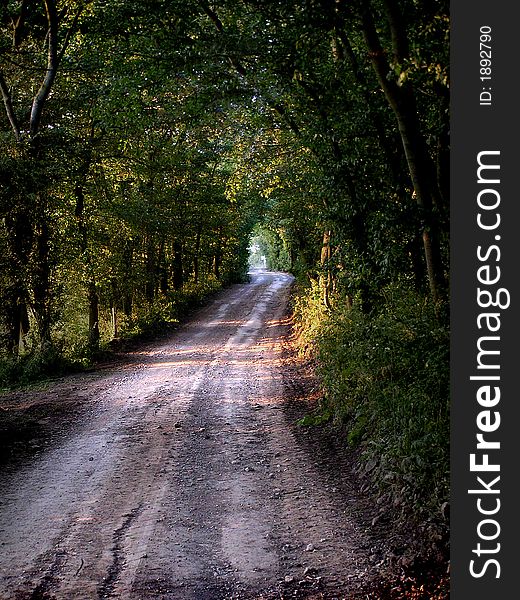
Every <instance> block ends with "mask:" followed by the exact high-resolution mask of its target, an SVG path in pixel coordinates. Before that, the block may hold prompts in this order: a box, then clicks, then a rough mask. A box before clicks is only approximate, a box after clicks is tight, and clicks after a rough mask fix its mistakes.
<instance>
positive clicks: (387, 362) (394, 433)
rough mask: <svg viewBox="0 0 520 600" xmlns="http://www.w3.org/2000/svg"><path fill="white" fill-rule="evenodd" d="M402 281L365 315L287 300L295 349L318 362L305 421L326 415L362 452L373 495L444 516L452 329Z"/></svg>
mask: <svg viewBox="0 0 520 600" xmlns="http://www.w3.org/2000/svg"><path fill="white" fill-rule="evenodd" d="M435 308H436V307H434V306H433V305H432V303H431V302H429V301H428V300H427V299H426V298H423V297H419V296H418V295H417V293H416V292H415V291H413V290H411V289H410V288H408V287H407V286H406V285H404V284H401V285H393V286H391V287H388V288H386V289H385V290H383V293H382V300H381V302H380V304H379V306H378V307H377V308H376V309H375V310H374V311H373V312H371V313H370V314H364V313H363V312H362V311H361V310H360V309H359V307H358V306H357V305H356V303H355V302H354V305H353V306H352V307H350V306H349V305H348V303H347V302H342V300H341V299H340V298H337V299H336V302H335V306H334V308H333V309H332V310H326V309H325V307H324V306H323V305H322V303H321V300H320V296H319V290H318V289H316V286H314V287H310V288H309V287H307V288H301V287H300V288H299V290H298V291H297V293H296V297H295V300H294V314H295V323H296V330H297V333H298V334H299V343H300V346H301V348H302V349H303V350H304V351H305V352H307V353H309V352H310V353H312V354H313V355H314V356H315V358H316V360H317V365H318V366H317V374H318V376H319V378H320V380H321V383H322V385H323V391H324V397H323V399H322V402H321V406H320V408H319V409H318V411H317V412H316V413H315V414H313V415H310V416H309V417H307V418H305V419H303V420H302V422H301V424H302V425H312V424H319V423H321V422H324V421H327V420H331V421H333V422H334V423H335V424H337V425H338V426H340V427H341V430H342V431H344V432H346V433H345V443H346V444H348V445H350V446H351V447H358V448H360V450H361V457H362V461H363V464H362V465H361V467H360V470H361V472H363V473H364V474H365V475H367V476H369V478H370V480H371V481H372V482H373V485H374V486H375V488H376V489H377V491H378V494H379V495H380V496H384V497H385V498H386V500H387V501H388V503H390V504H391V505H393V506H394V507H401V508H402V510H403V511H404V512H406V511H412V512H413V513H414V514H416V515H417V516H418V517H420V518H422V519H427V520H428V519H430V520H440V521H441V522H442V521H443V520H445V515H444V513H445V509H446V506H447V502H448V498H449V331H448V328H447V326H446V325H445V323H444V322H443V321H442V320H440V319H439V317H438V314H439V308H438V307H437V311H436V310H435Z"/></svg>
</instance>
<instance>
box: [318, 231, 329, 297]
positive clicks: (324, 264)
mask: <svg viewBox="0 0 520 600" xmlns="http://www.w3.org/2000/svg"><path fill="white" fill-rule="evenodd" d="M331 233H332V232H331V231H330V230H325V231H324V232H323V243H322V246H321V257H320V263H321V275H320V287H321V290H322V298H323V304H324V305H325V306H326V308H330V288H331V284H332V273H331V271H330V264H329V263H330V258H331V251H330V237H331Z"/></svg>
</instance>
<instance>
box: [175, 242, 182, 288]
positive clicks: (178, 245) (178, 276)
mask: <svg viewBox="0 0 520 600" xmlns="http://www.w3.org/2000/svg"><path fill="white" fill-rule="evenodd" d="M182 258H183V257H182V242H181V241H180V240H175V241H174V242H173V265H172V267H173V289H174V290H180V289H181V288H182V286H183V285H184V272H183V269H184V265H183V260H182Z"/></svg>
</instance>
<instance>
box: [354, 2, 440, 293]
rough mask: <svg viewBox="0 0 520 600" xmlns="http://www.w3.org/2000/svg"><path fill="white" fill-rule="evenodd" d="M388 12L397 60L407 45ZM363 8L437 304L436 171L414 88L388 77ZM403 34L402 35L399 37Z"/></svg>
mask: <svg viewBox="0 0 520 600" xmlns="http://www.w3.org/2000/svg"><path fill="white" fill-rule="evenodd" d="M387 4H390V5H391V6H392V11H389V21H390V25H391V29H392V38H393V40H394V51H395V53H398V57H399V58H402V56H401V54H402V53H403V52H405V44H404V43H403V41H402V31H396V27H395V22H396V15H395V12H394V11H393V9H394V8H395V6H394V4H393V3H392V2H390V3H387ZM361 6H362V21H363V34H364V37H365V42H366V44H367V48H368V50H369V55H370V59H371V61H372V66H373V68H374V71H375V73H376V75H377V78H378V81H379V84H380V86H381V89H382V90H383V91H384V94H385V97H386V99H387V101H388V103H389V105H390V107H391V109H392V110H393V112H394V114H395V117H396V120H397V125H398V129H399V134H400V136H401V141H402V144H403V149H404V154H405V157H406V161H407V164H408V171H409V174H410V179H411V181H412V185H413V188H414V194H415V199H416V201H417V204H418V207H419V211H420V217H421V221H422V239H423V251H424V256H425V260H426V268H427V273H428V281H429V284H430V291H431V295H432V298H433V300H434V301H437V300H438V299H439V298H440V297H441V290H442V288H443V287H444V281H443V272H442V265H441V261H440V250H439V243H438V239H437V235H436V234H437V227H436V223H435V221H434V216H433V207H434V205H435V204H437V203H438V195H439V194H438V190H437V189H436V181H435V169H434V165H433V164H432V161H431V159H430V158H429V156H428V151H427V147H426V142H425V140H424V138H423V135H422V133H421V129H420V124H419V118H418V115H417V106H416V102H415V96H414V92H413V90H412V88H411V87H410V85H409V84H408V83H404V84H403V85H400V86H399V85H397V82H396V81H395V80H393V79H392V78H389V77H388V73H389V72H391V68H390V65H389V63H388V60H387V57H386V53H385V51H384V50H383V48H382V46H381V42H380V40H379V35H378V33H377V30H376V27H375V23H374V20H373V17H372V13H371V11H370V7H369V6H367V5H366V4H361ZM400 33H401V35H399V34H400Z"/></svg>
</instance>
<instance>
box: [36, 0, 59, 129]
mask: <svg viewBox="0 0 520 600" xmlns="http://www.w3.org/2000/svg"><path fill="white" fill-rule="evenodd" d="M44 4H45V14H46V17H47V23H48V26H49V31H48V52H47V72H46V74H45V78H44V80H43V82H42V85H41V87H40V89H39V90H38V93H37V94H36V96H35V97H34V100H33V104H32V108H31V118H30V126H29V131H30V134H31V137H34V136H35V135H36V134H37V133H38V129H39V126H40V120H41V115H42V111H43V106H44V104H45V101H46V100H47V98H48V96H49V94H50V91H51V88H52V85H53V83H54V80H55V79H56V73H57V71H58V14H57V12H56V2H55V0H44Z"/></svg>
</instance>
